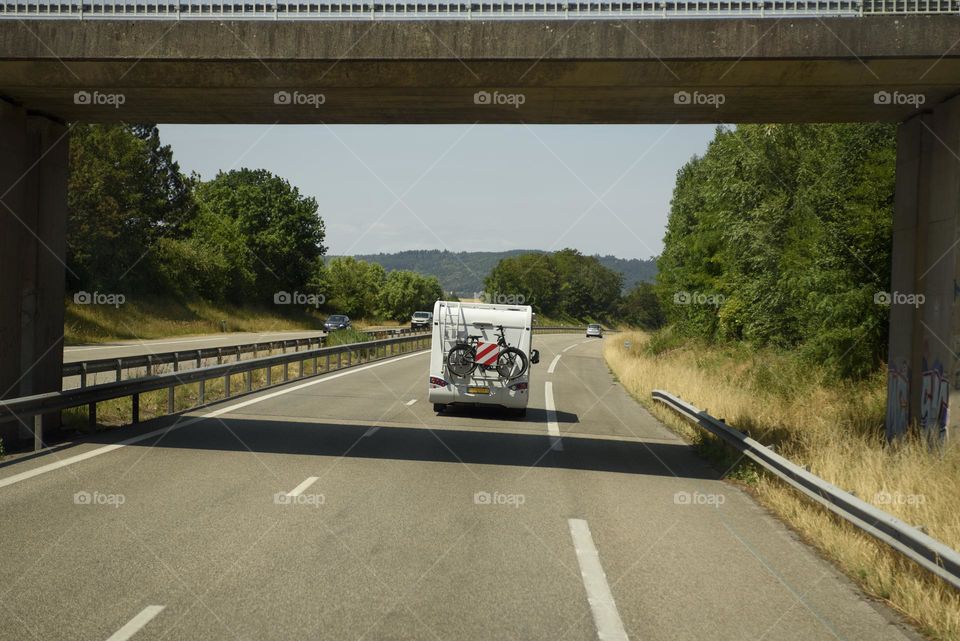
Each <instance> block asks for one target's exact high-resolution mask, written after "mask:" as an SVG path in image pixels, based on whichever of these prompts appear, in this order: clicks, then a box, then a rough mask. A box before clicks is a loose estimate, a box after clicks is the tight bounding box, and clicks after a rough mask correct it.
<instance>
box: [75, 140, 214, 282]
mask: <svg viewBox="0 0 960 641" xmlns="http://www.w3.org/2000/svg"><path fill="white" fill-rule="evenodd" d="M70 167H71V171H70V179H69V182H68V188H67V206H68V217H67V265H68V266H69V267H70V270H69V271H68V276H69V283H68V284H69V286H70V288H71V289H80V288H87V289H96V288H101V287H102V288H112V289H121V288H122V289H124V290H125V291H130V290H131V289H141V290H150V291H152V290H151V288H153V287H155V283H154V277H155V274H156V268H157V265H158V263H157V259H156V257H153V256H151V252H152V250H153V249H154V248H155V246H156V244H157V242H158V241H159V240H160V239H162V238H179V237H182V235H183V229H184V226H185V225H186V224H187V223H188V221H189V220H190V219H191V218H192V217H193V215H194V214H195V211H196V210H195V203H194V199H193V197H192V195H191V186H192V183H191V181H190V180H189V179H188V178H186V177H184V176H183V175H182V174H181V173H180V170H179V167H178V165H177V163H176V162H174V161H173V156H172V152H171V151H170V148H169V146H161V145H160V140H159V137H158V135H157V130H156V128H155V127H153V126H148V125H139V126H136V127H130V126H127V125H83V124H79V125H75V126H74V128H73V129H72V131H71V136H70Z"/></svg>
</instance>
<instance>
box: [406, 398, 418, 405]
mask: <svg viewBox="0 0 960 641" xmlns="http://www.w3.org/2000/svg"><path fill="white" fill-rule="evenodd" d="M416 402H417V399H415V398H411V399H410V400H409V401H407V405H413V404H414V403H416Z"/></svg>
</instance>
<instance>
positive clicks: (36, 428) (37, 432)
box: [33, 414, 43, 452]
mask: <svg viewBox="0 0 960 641" xmlns="http://www.w3.org/2000/svg"><path fill="white" fill-rule="evenodd" d="M41 449H43V414H35V415H34V417H33V451H34V452H39V451H40V450H41Z"/></svg>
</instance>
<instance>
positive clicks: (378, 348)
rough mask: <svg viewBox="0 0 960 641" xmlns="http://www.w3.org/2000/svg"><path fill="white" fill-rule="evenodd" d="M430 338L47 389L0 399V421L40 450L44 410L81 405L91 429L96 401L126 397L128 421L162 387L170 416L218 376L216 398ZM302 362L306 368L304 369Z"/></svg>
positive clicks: (386, 354)
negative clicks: (258, 377) (13, 425)
mask: <svg viewBox="0 0 960 641" xmlns="http://www.w3.org/2000/svg"><path fill="white" fill-rule="evenodd" d="M430 341H431V336H430V334H429V333H417V334H411V335H406V336H399V337H396V338H384V339H380V340H373V341H366V342H363V343H349V344H345V345H336V346H332V347H321V348H318V349H312V350H308V351H303V352H294V353H287V354H276V355H273V356H263V357H259V358H253V359H249V360H242V361H237V362H233V363H225V364H222V365H213V366H210V367H201V368H198V369H192V370H186V371H180V372H171V373H169V374H159V375H152V376H144V377H140V378H135V379H128V380H121V381H115V382H112V383H104V384H102V385H94V386H91V387H86V388H78V389H72V390H65V391H62V392H48V393H46V394H37V395H34V396H24V397H21V398H12V399H6V400H0V421H11V420H15V421H18V422H19V423H20V425H21V426H23V428H24V429H25V430H26V431H28V432H32V435H33V441H34V449H35V450H40V449H42V447H43V420H42V416H43V415H44V414H51V413H54V412H61V411H63V410H69V409H72V408H77V407H83V406H86V407H87V414H88V419H87V420H88V422H89V424H90V426H91V427H96V425H97V404H98V403H102V402H104V401H111V400H115V399H123V398H130V399H131V406H130V416H131V420H130V423H131V424H135V423H139V422H140V397H141V395H142V394H145V393H148V392H155V391H158V390H166V391H167V399H166V411H165V412H163V411H162V409H161V415H166V414H175V413H178V412H182V411H185V410H189V409H195V408H197V407H202V406H204V405H207V404H208V399H207V382H208V381H219V380H222V389H220V390H218V391H219V392H221V393H222V397H221V398H218V399H216V400H218V401H219V400H223V399H228V398H231V397H232V396H234V395H236V394H237V393H239V394H245V393H250V392H253V391H257V390H261V389H265V388H268V387H272V386H274V385H279V384H282V383H286V382H288V381H290V380H292V379H291V376H290V369H291V368H290V365H291V363H299V367H297V368H295V373H294V377H293V378H294V379H296V378H305V377H308V376H316V375H319V374H325V373H328V372H331V371H337V370H340V369H343V368H346V367H352V366H355V365H359V364H361V363H368V362H370V361H375V360H382V359H384V358H390V357H392V356H398V355H400V354H402V353H406V352H410V351H416V350H420V349H424V348H426V347H427V346H429V345H430ZM308 365H311V366H312V367H308ZM276 367H281V368H282V369H281V370H280V375H279V377H278V378H279V380H277V378H275V377H274V376H273V370H274V368H276ZM260 370H263V372H264V374H263V380H262V383H263V384H261V385H258V386H256V388H255V386H254V373H255V372H258V371H260ZM238 375H242V376H243V380H242V382H241V383H240V385H239V386H238V387H234V384H233V380H232V379H233V377H234V376H238ZM192 384H197V393H196V399H197V402H196V403H195V404H192V405H189V406H188V407H177V403H176V389H177V388H178V387H182V386H186V385H192Z"/></svg>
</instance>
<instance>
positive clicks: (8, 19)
mask: <svg viewBox="0 0 960 641" xmlns="http://www.w3.org/2000/svg"><path fill="white" fill-rule="evenodd" d="M389 6H390V7H392V8H389V9H388V8H387V7H388V5H387V4H385V3H384V4H376V3H374V4H370V3H366V4H364V3H358V4H351V5H345V4H302V3H301V4H294V3H255V4H242V5H241V4H226V3H210V2H205V3H199V2H191V3H186V4H184V3H179V4H175V3H163V2H160V3H157V2H153V3H137V4H131V3H122V2H117V3H113V2H87V3H84V4H79V3H76V2H72V3H59V4H56V3H34V4H24V3H9V2H7V3H0V97H2V100H0V204H2V207H0V271H2V272H3V274H4V276H3V278H2V279H0V392H3V393H4V395H6V396H22V395H27V394H31V393H38V392H42V391H49V390H51V389H55V388H57V386H58V385H59V384H60V367H61V362H62V342H61V337H62V328H63V307H62V306H63V295H64V269H65V266H64V264H63V261H64V244H65V243H64V235H65V218H66V179H67V175H68V167H67V140H68V137H69V123H72V122H104V123H106V122H119V121H125V122H160V123H319V122H324V123H467V122H469V123H474V122H479V123H521V122H522V123H568V124H588V123H714V122H722V123H748V122H842V121H886V122H897V123H901V124H900V129H899V135H898V160H897V195H896V206H895V233H894V252H893V256H894V259H893V279H892V290H893V292H896V293H900V294H909V293H922V294H923V295H924V296H925V304H924V305H922V306H919V307H914V306H910V305H901V304H894V305H893V306H892V307H891V339H890V363H891V370H890V403H889V416H888V428H889V429H890V430H891V432H896V431H898V430H902V429H903V428H904V426H905V425H906V424H907V422H908V421H909V420H910V419H916V420H918V421H920V422H921V423H922V424H924V425H925V426H927V427H928V428H929V429H930V430H932V431H940V430H942V429H946V427H947V425H948V424H950V425H955V424H956V422H957V420H956V418H948V411H947V410H948V407H949V402H950V399H951V397H953V398H955V399H956V398H957V397H956V396H955V395H956V394H958V393H960V362H958V361H960V359H958V358H957V356H956V352H957V351H958V348H960V307H958V305H957V302H956V300H957V298H956V297H957V293H960V286H958V285H957V283H958V282H960V280H958V271H960V252H958V250H957V244H958V238H960V236H958V223H960V100H958V99H957V98H956V96H957V94H958V93H960V40H958V38H960V2H957V0H937V1H934V2H930V3H928V2H925V1H913V2H904V1H903V0H900V1H898V2H880V1H879V0H878V1H877V2H873V1H864V2H853V1H850V0H831V1H829V2H820V1H811V2H803V1H800V0H791V1H789V2H785V1H783V0H776V1H773V0H771V1H769V2H767V1H764V0H745V1H743V2H732V1H727V0H725V1H724V2H692V3H683V2H671V3H656V4H652V3H649V2H639V3H637V2H635V3H612V4H610V3H605V4H597V3H590V4H584V3H580V4H578V3H556V2H554V3H507V4H498V5H490V4H485V3H481V4H474V3H469V4H455V5H437V4H423V3H418V4H407V5H389ZM400 6H405V7H406V8H407V9H410V11H406V12H405V11H402V10H398V9H397V7H400ZM334 7H336V9H334ZM345 7H349V11H347V10H345ZM438 7H445V9H443V10H441V9H438ZM454 7H456V10H451V9H452V8H454ZM185 9H186V10H185ZM655 10H659V14H657V17H653V16H654V15H655ZM334 14H336V15H334ZM744 16H753V17H744ZM761 16H762V17H761ZM670 18H677V19H670ZM680 18H682V19H680ZM853 259H854V258H853V257H852V258H851V260H853ZM894 300H895V301H896V300H897V299H896V298H894ZM955 414H956V413H955Z"/></svg>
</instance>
